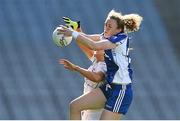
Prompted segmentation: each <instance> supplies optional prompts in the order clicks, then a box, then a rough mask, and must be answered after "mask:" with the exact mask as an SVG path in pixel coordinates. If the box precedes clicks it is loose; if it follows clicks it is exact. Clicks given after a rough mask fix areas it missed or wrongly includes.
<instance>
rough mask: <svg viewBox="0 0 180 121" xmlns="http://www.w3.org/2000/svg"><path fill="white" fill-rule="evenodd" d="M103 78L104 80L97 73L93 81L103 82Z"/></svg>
mask: <svg viewBox="0 0 180 121" xmlns="http://www.w3.org/2000/svg"><path fill="white" fill-rule="evenodd" d="M102 80H103V78H102V77H101V76H99V75H95V76H93V78H92V81H93V82H101V81H102Z"/></svg>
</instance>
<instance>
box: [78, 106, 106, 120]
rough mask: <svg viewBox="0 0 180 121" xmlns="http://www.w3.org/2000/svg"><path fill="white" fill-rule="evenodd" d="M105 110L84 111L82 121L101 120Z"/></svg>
mask: <svg viewBox="0 0 180 121" xmlns="http://www.w3.org/2000/svg"><path fill="white" fill-rule="evenodd" d="M102 111H103V109H98V110H85V111H82V114H81V118H82V120H99V119H100V117H101V114H102Z"/></svg>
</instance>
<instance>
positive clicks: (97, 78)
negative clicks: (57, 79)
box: [60, 17, 107, 120]
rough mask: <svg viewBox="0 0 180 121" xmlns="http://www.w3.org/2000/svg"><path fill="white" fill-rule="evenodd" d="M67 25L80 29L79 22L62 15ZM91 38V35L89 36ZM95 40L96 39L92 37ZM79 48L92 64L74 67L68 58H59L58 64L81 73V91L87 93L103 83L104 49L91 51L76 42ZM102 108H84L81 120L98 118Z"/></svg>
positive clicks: (104, 71) (105, 69)
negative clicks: (86, 66)
mask: <svg viewBox="0 0 180 121" xmlns="http://www.w3.org/2000/svg"><path fill="white" fill-rule="evenodd" d="M63 19H64V21H65V22H66V25H67V26H71V27H72V28H73V29H75V30H77V31H81V29H80V22H75V21H72V20H70V19H69V18H67V17H63ZM91 38H92V39H93V35H92V36H91ZM94 40H95V41H96V39H94ZM77 44H78V45H79V47H80V48H81V50H82V51H83V52H84V53H85V54H86V56H87V57H88V59H89V60H90V61H91V62H92V65H91V66H90V67H89V68H88V69H84V68H80V67H76V65H74V64H73V63H71V62H70V61H68V60H65V59H61V60H60V64H63V65H64V66H65V67H66V68H67V69H70V70H74V71H77V72H79V73H81V74H82V75H83V76H84V77H85V78H84V81H85V82H84V91H83V93H84V94H86V93H89V92H91V91H92V90H93V89H96V88H97V87H99V86H100V85H102V84H103V83H104V77H105V73H106V71H107V68H106V64H105V62H104V51H103V50H100V51H93V50H90V49H88V48H87V47H85V46H83V45H81V44H80V43H77ZM102 111H103V108H100V109H96V110H84V111H82V113H81V115H82V116H81V118H82V120H99V119H100V116H101V114H102Z"/></svg>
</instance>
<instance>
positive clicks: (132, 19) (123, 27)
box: [58, 10, 142, 120]
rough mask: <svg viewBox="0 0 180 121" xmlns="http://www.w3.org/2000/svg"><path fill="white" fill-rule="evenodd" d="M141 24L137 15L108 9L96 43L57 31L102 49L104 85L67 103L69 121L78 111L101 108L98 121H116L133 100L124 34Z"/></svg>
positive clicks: (70, 33)
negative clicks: (103, 52) (104, 73)
mask: <svg viewBox="0 0 180 121" xmlns="http://www.w3.org/2000/svg"><path fill="white" fill-rule="evenodd" d="M141 21H142V17H141V16H139V15H138V14H127V15H121V14H120V13H118V12H116V11H114V10H112V11H110V12H109V14H108V16H107V19H106V20H105V24H104V32H103V37H102V38H100V41H97V42H94V41H92V39H90V38H88V37H87V35H86V34H82V33H79V32H76V31H72V30H70V29H68V28H67V27H65V26H61V27H62V28H59V29H58V31H59V33H63V34H65V35H66V36H73V38H74V39H75V40H76V41H78V42H80V43H81V44H83V45H85V46H87V47H88V48H89V49H92V50H105V55H104V59H105V63H106V66H107V72H106V82H107V83H104V84H103V85H102V86H100V88H97V89H94V90H93V91H91V92H90V93H87V94H86V95H83V96H80V97H78V98H76V99H75V100H73V101H72V102H71V104H70V119H76V120H79V119H80V116H81V115H80V114H81V111H82V110H87V109H96V108H102V107H104V110H103V112H102V115H101V118H100V119H101V120H118V119H120V118H121V115H122V114H124V115H125V114H126V113H127V111H128V108H129V106H130V104H131V102H132V98H133V93H132V88H131V83H132V69H131V68H130V62H131V60H130V57H129V54H128V52H129V50H128V48H129V39H128V33H130V32H134V31H137V30H139V26H140V24H141Z"/></svg>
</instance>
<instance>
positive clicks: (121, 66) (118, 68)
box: [104, 33, 132, 84]
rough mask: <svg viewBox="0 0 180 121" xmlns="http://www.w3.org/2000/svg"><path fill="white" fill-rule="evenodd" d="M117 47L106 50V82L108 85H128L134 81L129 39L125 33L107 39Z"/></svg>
mask: <svg viewBox="0 0 180 121" xmlns="http://www.w3.org/2000/svg"><path fill="white" fill-rule="evenodd" d="M106 39H108V40H109V41H111V42H112V43H115V44H116V45H117V47H116V48H114V49H109V50H105V56H104V57H105V62H106V65H107V73H106V80H107V82H108V83H110V84H111V83H115V84H128V83H131V80H132V69H131V68H130V62H131V59H130V57H129V54H128V53H129V49H128V48H129V38H128V36H127V34H125V33H118V34H117V35H115V36H111V37H109V38H106Z"/></svg>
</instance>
